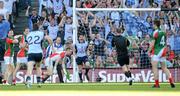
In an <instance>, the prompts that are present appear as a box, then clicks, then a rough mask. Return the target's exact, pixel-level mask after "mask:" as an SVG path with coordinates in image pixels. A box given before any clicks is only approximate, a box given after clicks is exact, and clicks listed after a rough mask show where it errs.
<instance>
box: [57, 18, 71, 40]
mask: <svg viewBox="0 0 180 96" xmlns="http://www.w3.org/2000/svg"><path fill="white" fill-rule="evenodd" d="M59 26H60V27H64V31H65V32H64V40H65V41H66V40H67V39H68V38H69V37H70V38H72V36H73V28H72V27H73V26H72V18H71V17H66V16H63V18H62V20H61V22H60V24H59Z"/></svg>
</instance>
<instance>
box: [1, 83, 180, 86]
mask: <svg viewBox="0 0 180 96" xmlns="http://www.w3.org/2000/svg"><path fill="white" fill-rule="evenodd" d="M151 84H153V83H133V85H151ZM160 84H162V85H166V84H169V83H160ZM176 84H180V83H176ZM19 85H20V86H23V85H24V86H25V84H16V86H19ZM33 85H37V84H33ZM46 85H53V86H61V85H63V86H64V85H67V86H72V85H77V86H78V85H80V86H87V85H90V86H91V85H92V86H97V85H99V86H104V85H128V83H61V84H60V83H45V84H42V86H46ZM0 86H9V85H0Z"/></svg>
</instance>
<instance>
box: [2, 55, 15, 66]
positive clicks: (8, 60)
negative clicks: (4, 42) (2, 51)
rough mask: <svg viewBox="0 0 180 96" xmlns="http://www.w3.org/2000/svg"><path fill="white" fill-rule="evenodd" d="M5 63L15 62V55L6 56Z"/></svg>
mask: <svg viewBox="0 0 180 96" xmlns="http://www.w3.org/2000/svg"><path fill="white" fill-rule="evenodd" d="M4 64H6V65H9V64H14V58H13V57H8V56H6V57H4Z"/></svg>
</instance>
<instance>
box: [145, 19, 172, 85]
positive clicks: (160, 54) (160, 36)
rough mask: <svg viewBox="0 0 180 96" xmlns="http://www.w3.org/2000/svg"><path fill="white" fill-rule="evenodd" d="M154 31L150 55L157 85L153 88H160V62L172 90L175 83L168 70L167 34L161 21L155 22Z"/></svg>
mask: <svg viewBox="0 0 180 96" xmlns="http://www.w3.org/2000/svg"><path fill="white" fill-rule="evenodd" d="M154 29H155V31H154V32H153V35H152V37H153V40H152V42H151V44H150V49H149V53H151V64H152V71H153V73H154V80H155V84H154V85H153V88H159V87H160V86H159V80H158V74H159V72H158V68H157V66H158V63H159V62H160V64H161V69H162V70H163V72H165V74H166V75H167V77H168V78H169V83H170V85H171V87H172V88H174V87H175V85H174V83H173V79H172V76H171V73H170V71H169V70H168V69H167V66H166V64H165V62H166V57H165V56H166V50H167V49H166V33H165V32H163V31H162V30H161V29H160V21H159V20H155V21H154Z"/></svg>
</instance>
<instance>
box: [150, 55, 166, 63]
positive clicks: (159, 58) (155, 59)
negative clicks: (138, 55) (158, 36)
mask: <svg viewBox="0 0 180 96" xmlns="http://www.w3.org/2000/svg"><path fill="white" fill-rule="evenodd" d="M151 59H152V61H158V62H165V61H166V57H161V56H158V55H152V57H151Z"/></svg>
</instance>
